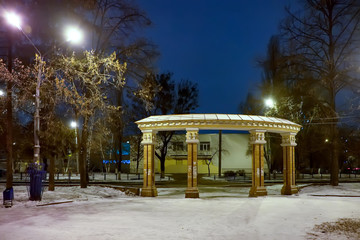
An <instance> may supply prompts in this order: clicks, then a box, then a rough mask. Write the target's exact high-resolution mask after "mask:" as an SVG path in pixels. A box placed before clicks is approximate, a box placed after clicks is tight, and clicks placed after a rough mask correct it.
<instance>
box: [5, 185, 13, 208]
mask: <svg viewBox="0 0 360 240" xmlns="http://www.w3.org/2000/svg"><path fill="white" fill-rule="evenodd" d="M13 200H14V189H13V188H12V187H11V188H7V189H5V191H4V192H3V205H4V206H5V207H11V206H12V205H13Z"/></svg>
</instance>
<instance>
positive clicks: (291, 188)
mask: <svg viewBox="0 0 360 240" xmlns="http://www.w3.org/2000/svg"><path fill="white" fill-rule="evenodd" d="M298 192H299V189H298V187H297V186H295V185H284V186H283V187H282V188H281V194H282V195H292V194H295V193H298Z"/></svg>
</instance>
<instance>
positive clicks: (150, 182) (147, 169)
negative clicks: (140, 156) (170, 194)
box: [141, 130, 157, 197]
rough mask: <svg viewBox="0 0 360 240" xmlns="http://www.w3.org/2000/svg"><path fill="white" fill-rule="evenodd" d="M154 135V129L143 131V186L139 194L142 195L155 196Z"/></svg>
mask: <svg viewBox="0 0 360 240" xmlns="http://www.w3.org/2000/svg"><path fill="white" fill-rule="evenodd" d="M155 135H156V131H153V130H146V131H143V140H142V142H141V144H142V145H144V186H143V188H142V190H141V196H143V197H156V196H157V189H156V187H155V171H154V159H155Z"/></svg>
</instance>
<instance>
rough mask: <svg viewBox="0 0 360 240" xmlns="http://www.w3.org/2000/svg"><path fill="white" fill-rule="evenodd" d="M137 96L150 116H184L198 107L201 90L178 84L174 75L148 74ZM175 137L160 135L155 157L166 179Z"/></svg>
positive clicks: (170, 133) (192, 85)
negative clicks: (169, 153) (166, 163)
mask: <svg viewBox="0 0 360 240" xmlns="http://www.w3.org/2000/svg"><path fill="white" fill-rule="evenodd" d="M135 95H138V96H139V95H141V98H140V99H141V100H142V101H140V102H139V103H140V105H142V108H143V109H146V110H145V112H146V114H147V115H148V116H149V115H167V114H184V113H190V112H191V111H193V110H195V109H196V108H197V107H198V95H199V90H198V87H197V84H195V83H193V82H191V81H189V80H183V81H181V82H179V83H177V84H176V83H175V81H174V80H173V79H172V73H163V74H157V75H154V74H147V75H146V76H145V78H144V81H142V83H141V84H140V87H139V89H138V90H137V91H136V92H135ZM173 135H174V132H159V133H158V138H159V141H160V142H161V143H160V145H159V146H158V148H157V150H156V151H155V155H156V156H157V158H158V159H159V160H160V168H161V177H165V160H166V155H167V152H168V147H169V143H170V141H171V139H172V137H173Z"/></svg>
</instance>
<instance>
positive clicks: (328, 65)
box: [283, 0, 360, 186]
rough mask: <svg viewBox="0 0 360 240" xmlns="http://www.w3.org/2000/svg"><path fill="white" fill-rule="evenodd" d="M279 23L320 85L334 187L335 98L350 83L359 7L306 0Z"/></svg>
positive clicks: (352, 0) (350, 1)
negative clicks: (328, 135) (295, 11)
mask: <svg viewBox="0 0 360 240" xmlns="http://www.w3.org/2000/svg"><path fill="white" fill-rule="evenodd" d="M287 12H288V14H289V18H288V19H287V20H286V21H285V22H284V24H283V30H284V33H285V36H286V37H287V40H288V45H289V46H290V45H292V49H294V50H295V51H296V54H297V56H298V63H297V64H298V65H301V66H303V67H305V68H306V69H307V71H309V72H311V73H312V75H313V77H314V80H316V81H317V83H318V84H319V85H320V86H321V88H322V90H324V91H322V92H319V91H318V92H317V97H318V98H319V99H321V100H322V102H323V106H322V107H323V109H326V111H327V113H326V115H327V118H326V119H324V122H326V123H327V124H328V126H329V134H330V139H331V140H330V144H331V145H332V147H331V180H330V183H331V184H332V185H334V186H336V185H338V173H339V165H338V156H339V152H338V143H339V139H338V128H337V125H338V122H339V120H338V119H339V118H338V113H337V108H336V96H337V94H338V93H339V92H340V91H341V90H342V89H343V88H344V87H345V86H349V85H353V84H354V78H353V77H352V76H353V75H352V72H353V70H354V68H353V64H352V61H354V59H355V56H356V55H358V52H359V51H358V50H359V47H358V46H359V27H360V25H359V21H360V5H359V2H358V1H357V0H306V1H304V8H303V12H297V13H294V12H292V11H290V10H289V9H287Z"/></svg>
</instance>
